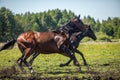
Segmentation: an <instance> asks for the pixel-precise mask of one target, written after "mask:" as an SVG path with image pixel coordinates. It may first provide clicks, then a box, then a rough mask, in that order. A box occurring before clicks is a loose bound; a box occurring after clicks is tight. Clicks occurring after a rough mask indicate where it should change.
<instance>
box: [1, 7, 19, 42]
mask: <svg viewBox="0 0 120 80" xmlns="http://www.w3.org/2000/svg"><path fill="white" fill-rule="evenodd" d="M16 30H17V27H16V21H15V18H14V15H13V13H12V12H11V11H10V10H9V9H6V8H5V7H2V8H0V41H7V40H10V39H12V38H13V37H14V36H15V35H16V33H15V31H16ZM17 33H19V32H17Z"/></svg>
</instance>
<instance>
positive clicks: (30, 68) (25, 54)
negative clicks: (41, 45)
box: [22, 48, 34, 73]
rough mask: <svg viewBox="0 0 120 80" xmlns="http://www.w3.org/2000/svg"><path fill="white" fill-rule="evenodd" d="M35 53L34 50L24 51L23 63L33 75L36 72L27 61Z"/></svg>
mask: <svg viewBox="0 0 120 80" xmlns="http://www.w3.org/2000/svg"><path fill="white" fill-rule="evenodd" d="M32 52H33V48H27V49H25V51H24V56H23V58H22V61H23V62H24V63H25V65H26V66H27V67H28V69H29V70H30V72H31V73H33V72H34V70H33V68H32V66H31V65H30V63H28V62H27V61H26V60H27V58H28V57H29V56H30V55H31V54H32Z"/></svg>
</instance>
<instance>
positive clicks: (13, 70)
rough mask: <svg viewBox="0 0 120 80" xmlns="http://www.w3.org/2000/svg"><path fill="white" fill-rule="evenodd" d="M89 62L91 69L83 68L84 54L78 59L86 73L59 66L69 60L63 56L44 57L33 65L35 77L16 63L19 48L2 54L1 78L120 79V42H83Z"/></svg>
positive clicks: (40, 57)
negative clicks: (23, 70) (20, 68)
mask: <svg viewBox="0 0 120 80" xmlns="http://www.w3.org/2000/svg"><path fill="white" fill-rule="evenodd" d="M78 49H79V50H80V51H81V52H83V53H84V56H85V58H86V60H87V63H88V64H89V65H88V66H84V65H83V61H82V58H81V56H80V55H78V54H76V57H77V59H78V61H79V63H80V64H81V68H82V71H81V72H79V71H78V68H77V67H76V66H74V65H73V63H71V64H70V65H69V66H66V67H59V64H60V63H64V62H67V61H68V60H69V58H67V57H65V56H62V55H59V54H50V55H44V54H40V55H39V56H38V57H37V58H36V59H35V61H34V62H33V68H34V70H35V71H36V73H35V74H29V71H28V69H27V68H26V67H25V70H26V73H22V72H21V71H20V70H19V67H18V66H17V64H16V60H17V59H18V58H19V57H20V56H21V53H20V51H19V50H18V48H17V46H15V47H14V48H13V49H11V50H5V51H1V52H0V79H28V80H29V79H43V80H44V79H48V80H49V79H50V80H53V79H56V80H57V79H59V80H60V79H62V80H68V79H69V80H75V79H89V80H93V79H94V80H100V79H107V80H111V79H120V43H82V44H81V45H80V46H79V48H78Z"/></svg>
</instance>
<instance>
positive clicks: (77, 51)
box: [75, 49, 88, 66]
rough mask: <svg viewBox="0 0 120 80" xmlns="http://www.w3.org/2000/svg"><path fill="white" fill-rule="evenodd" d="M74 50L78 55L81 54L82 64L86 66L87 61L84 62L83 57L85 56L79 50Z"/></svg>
mask: <svg viewBox="0 0 120 80" xmlns="http://www.w3.org/2000/svg"><path fill="white" fill-rule="evenodd" d="M75 52H76V53H78V54H79V55H81V57H82V59H83V62H84V65H85V66H87V65H88V64H87V62H86V59H85V57H84V55H83V53H82V52H80V51H79V50H77V49H76V50H75Z"/></svg>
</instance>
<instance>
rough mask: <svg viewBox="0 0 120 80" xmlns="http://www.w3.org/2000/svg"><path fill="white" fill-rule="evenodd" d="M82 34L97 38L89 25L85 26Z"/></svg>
mask: <svg viewBox="0 0 120 80" xmlns="http://www.w3.org/2000/svg"><path fill="white" fill-rule="evenodd" d="M83 35H84V36H88V37H90V38H92V39H93V40H96V39H97V38H96V35H95V33H94V32H93V30H92V29H91V27H90V26H87V28H86V31H85V32H83Z"/></svg>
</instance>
